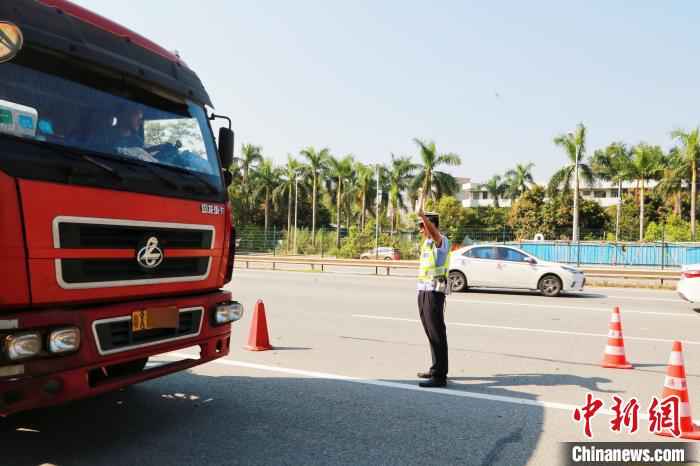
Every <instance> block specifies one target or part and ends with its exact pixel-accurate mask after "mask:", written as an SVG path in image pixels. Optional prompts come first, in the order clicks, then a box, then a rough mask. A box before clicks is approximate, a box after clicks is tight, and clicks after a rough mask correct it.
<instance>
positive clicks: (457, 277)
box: [449, 270, 467, 293]
mask: <svg viewBox="0 0 700 466" xmlns="http://www.w3.org/2000/svg"><path fill="white" fill-rule="evenodd" d="M449 281H450V287H451V288H452V291H453V292H455V293H459V292H460V291H464V290H466V289H467V277H465V276H464V274H463V273H462V272H460V271H459V270H453V271H451V272H450V276H449Z"/></svg>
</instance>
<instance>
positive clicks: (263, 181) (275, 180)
mask: <svg viewBox="0 0 700 466" xmlns="http://www.w3.org/2000/svg"><path fill="white" fill-rule="evenodd" d="M279 181H280V172H279V169H277V168H275V167H274V166H273V165H272V160H271V159H263V161H262V163H261V164H260V166H259V167H258V169H257V170H256V171H255V172H254V173H253V176H252V182H253V184H254V185H255V188H254V191H253V196H254V197H255V198H256V199H257V198H259V197H260V195H262V197H263V205H264V206H265V238H267V227H268V224H269V218H270V213H269V211H270V197H271V195H272V192H273V191H274V190H275V188H277V186H278V185H279Z"/></svg>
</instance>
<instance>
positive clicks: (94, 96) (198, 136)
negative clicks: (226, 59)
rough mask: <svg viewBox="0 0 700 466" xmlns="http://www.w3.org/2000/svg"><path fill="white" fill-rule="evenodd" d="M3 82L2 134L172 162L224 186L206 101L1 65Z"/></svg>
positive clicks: (0, 92) (158, 162)
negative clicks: (175, 98)
mask: <svg viewBox="0 0 700 466" xmlns="http://www.w3.org/2000/svg"><path fill="white" fill-rule="evenodd" d="M0 82H1V83H2V85H0V136H1V135H3V134H5V135H11V136H16V137H22V138H30V139H33V140H35V141H46V142H50V143H53V144H59V145H62V146H66V147H69V148H72V149H78V150H83V151H90V152H93V153H101V154H104V155H108V156H111V157H119V158H127V159H131V160H139V161H142V162H147V163H151V164H155V165H161V166H166V165H167V166H169V167H176V168H178V169H182V170H187V171H188V172H195V173H194V174H202V175H205V176H206V177H207V178H210V181H211V182H212V184H213V185H216V186H218V185H220V184H221V182H220V181H219V180H220V169H219V162H218V157H217V152H216V148H215V146H214V142H213V138H212V135H211V131H210V129H209V125H208V122H207V118H206V114H205V112H204V109H203V108H202V106H200V105H196V104H194V103H192V102H175V101H173V100H171V99H165V98H161V97H159V96H158V95H155V94H154V93H147V92H145V91H142V90H135V89H134V88H128V87H126V85H124V84H122V85H121V86H119V85H115V84H114V82H115V81H114V80H113V81H105V83H106V84H105V86H104V87H105V88H104V89H103V88H100V87H99V86H94V85H91V83H89V84H86V83H82V82H78V81H77V80H74V79H70V78H68V77H67V76H58V75H55V74H52V73H51V74H50V73H46V72H43V71H39V70H37V69H34V68H30V67H27V66H23V65H20V64H15V63H5V64H2V65H0ZM116 82H119V81H116Z"/></svg>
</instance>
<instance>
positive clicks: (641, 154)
mask: <svg viewBox="0 0 700 466" xmlns="http://www.w3.org/2000/svg"><path fill="white" fill-rule="evenodd" d="M633 154H634V155H633V158H632V163H631V164H630V173H631V174H632V176H634V178H635V179H637V180H639V183H640V191H639V241H642V240H643V239H644V182H645V181H646V180H651V179H655V178H658V177H659V176H660V174H661V172H662V171H663V158H664V155H663V152H662V151H661V148H660V147H659V146H649V145H647V144H644V143H641V144H639V145H637V146H636V147H635V148H634V151H633Z"/></svg>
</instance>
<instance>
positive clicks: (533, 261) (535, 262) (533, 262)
mask: <svg viewBox="0 0 700 466" xmlns="http://www.w3.org/2000/svg"><path fill="white" fill-rule="evenodd" d="M525 262H527V263H528V264H530V265H535V264H537V260H536V259H535V258H534V257H528V258H526V259H525Z"/></svg>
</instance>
